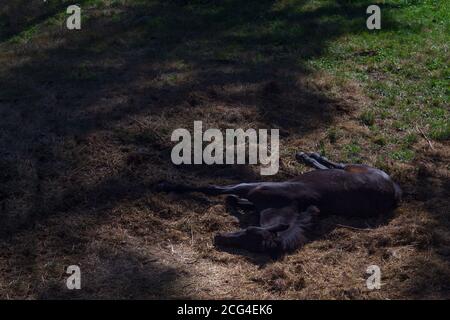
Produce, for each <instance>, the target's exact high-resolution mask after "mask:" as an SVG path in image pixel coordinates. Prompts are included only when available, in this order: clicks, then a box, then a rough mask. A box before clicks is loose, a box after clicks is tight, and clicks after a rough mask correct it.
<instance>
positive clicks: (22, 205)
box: [0, 0, 401, 296]
mask: <svg viewBox="0 0 450 320" xmlns="http://www.w3.org/2000/svg"><path fill="white" fill-rule="evenodd" d="M139 3H141V4H140V5H137V4H136V5H133V4H128V5H122V6H121V5H118V6H117V7H115V9H117V10H118V12H117V13H112V14H111V16H108V17H104V16H102V15H101V10H100V9H98V10H96V9H92V10H90V11H89V14H91V15H92V17H91V18H89V19H86V20H85V22H83V29H82V30H81V31H78V32H70V31H67V30H64V31H63V32H62V33H55V34H53V35H51V36H49V38H48V39H47V41H50V42H51V41H55V40H63V41H59V42H57V43H58V44H53V43H48V47H49V48H48V49H46V47H45V45H43V44H41V45H39V46H33V45H32V44H33V43H34V41H35V40H34V38H32V39H31V40H29V41H28V44H27V46H24V47H21V45H20V44H10V43H3V44H1V46H2V47H3V48H8V51H9V52H11V53H13V55H14V54H15V55H17V57H19V58H21V59H22V58H23V60H20V61H19V59H18V61H10V64H8V66H4V67H2V68H0V82H1V86H0V119H1V120H0V121H1V127H2V135H1V138H0V150H1V151H0V158H1V161H0V171H1V173H0V224H1V234H2V237H3V238H5V239H6V238H8V237H10V236H14V235H15V234H16V233H17V232H19V231H22V230H27V228H33V226H34V225H35V224H37V223H44V222H45V221H46V219H48V218H49V217H51V216H54V215H57V214H60V213H65V212H71V211H73V210H75V209H77V212H79V211H80V210H79V209H83V208H92V207H94V208H106V209H107V208H111V207H114V206H115V205H117V204H119V203H122V202H126V201H130V199H137V198H139V197H141V196H143V195H144V194H145V193H146V192H147V191H148V189H147V188H148V186H150V185H151V184H152V182H153V181H158V180H161V178H167V177H172V178H174V179H179V180H184V179H187V178H189V179H192V180H195V181H209V180H210V179H225V180H226V179H228V180H230V179H231V180H232V179H248V180H250V179H252V180H253V179H255V178H256V177H255V176H254V174H252V173H251V171H250V170H246V169H242V168H238V167H239V166H232V167H221V168H217V167H203V166H191V167H189V166H184V167H175V166H173V165H172V164H171V163H170V160H169V157H170V133H171V132H172V130H174V129H176V128H178V127H180V126H185V127H187V128H190V127H191V126H192V123H193V121H194V120H203V119H205V120H206V119H208V121H210V122H211V123H213V124H215V125H217V126H218V127H220V128H226V127H239V126H242V125H243V124H249V125H250V124H252V125H253V124H254V123H255V125H256V126H260V127H264V128H280V129H283V130H287V131H288V134H289V133H307V132H308V131H311V130H313V129H316V128H317V127H321V126H326V125H327V124H330V123H331V122H332V121H335V118H336V117H339V114H340V111H339V108H338V105H339V102H338V101H336V100H335V99H333V98H331V97H329V96H327V94H326V92H325V93H324V92H322V91H321V90H317V89H314V88H311V87H306V86H304V85H303V84H302V81H301V79H302V78H304V77H305V76H306V75H308V74H309V73H310V70H309V69H308V66H307V61H308V60H309V59H311V58H313V57H317V56H320V55H322V54H323V53H324V52H326V50H327V45H328V43H329V42H330V41H332V40H333V39H336V38H338V37H340V36H345V35H346V34H351V33H359V32H366V30H365V19H366V14H365V9H366V7H367V5H368V4H367V3H368V2H366V1H364V2H363V1H359V2H353V1H352V2H343V1H338V2H336V3H324V4H315V5H313V6H311V5H310V3H309V2H307V1H297V2H295V3H293V4H292V5H290V4H287V5H285V6H281V5H280V4H279V3H276V2H275V1H267V0H263V1H245V2H240V1H235V0H229V1H165V2H156V1H155V2H150V3H148V4H146V3H144V4H142V2H139ZM24 4H25V2H21V3H20V4H19V5H18V6H16V8H13V9H14V10H18V11H20V10H22V9H21V8H22V7H23V6H24ZM62 7H63V6H62V5H61V6H59V5H58V6H53V7H52V8H51V9H50V10H48V11H46V12H44V13H40V12H39V10H37V11H36V14H35V17H32V16H27V17H26V19H24V20H23V21H20V20H19V21H18V22H15V23H11V21H12V20H11V17H9V19H10V20H9V22H8V24H9V27H8V28H7V31H6V32H3V33H2V35H0V40H5V39H8V38H10V37H12V36H14V35H15V34H18V33H20V32H21V31H23V30H27V29H28V28H30V27H32V26H33V25H34V24H36V23H39V22H42V21H44V20H46V19H47V18H48V17H51V16H52V15H53V14H55V13H57V12H60V10H61V8H62ZM14 10H13V11H14ZM13 11H12V12H13ZM14 14H15V13H14ZM4 17H5V13H4V14H3V19H5V18H4ZM13 20H14V19H13ZM383 25H384V30H383V31H381V32H385V31H389V30H395V29H396V28H400V27H401V26H398V25H396V24H395V23H394V22H392V21H390V19H389V17H385V18H384V20H383ZM35 36H36V37H37V38H39V36H38V35H35ZM23 61H25V62H23ZM223 106H225V107H223ZM219 107H220V108H219ZM139 116H144V117H150V118H154V119H156V121H155V122H152V123H149V124H146V125H143V126H142V127H141V128H139V129H136V128H133V129H130V128H131V126H133V125H132V124H133V123H134V126H136V125H137V124H136V123H139V122H136V120H135V119H136V118H137V117H139ZM248 116H251V117H252V118H248ZM166 141H167V142H166ZM141 147H145V148H146V149H147V154H148V155H149V156H148V158H147V159H145V160H144V161H143V163H140V164H132V165H130V163H129V162H127V161H123V159H124V158H126V157H127V156H128V154H129V153H131V152H132V151H133V150H135V149H137V148H141ZM86 148H87V149H88V150H90V151H89V153H88V152H86V151H83V150H85V149H86ZM105 154H106V156H105ZM100 155H102V157H103V158H102V159H103V162H101V161H100V160H99V159H98V157H99V156H100ZM109 160H111V162H113V163H114V164H112V165H110V164H109ZM100 211H101V210H99V211H98V212H100ZM86 212H91V210H86ZM77 214H79V213H77ZM97 221H98V223H101V221H102V219H98V220H97ZM61 223H64V222H63V221H62V222H61ZM46 295H49V294H45V293H44V294H43V296H46Z"/></svg>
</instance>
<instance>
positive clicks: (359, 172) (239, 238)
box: [159, 152, 402, 256]
mask: <svg viewBox="0 0 450 320" xmlns="http://www.w3.org/2000/svg"><path fill="white" fill-rule="evenodd" d="M296 159H297V160H298V161H301V162H303V163H305V164H307V165H309V166H312V167H314V168H315V169H317V170H314V171H310V172H307V173H305V174H302V175H300V176H298V177H296V178H294V179H291V180H288V181H283V182H255V183H240V184H236V185H229V186H216V185H211V186H204V187H194V186H186V185H170V184H167V183H162V184H160V185H159V190H161V191H173V192H201V193H204V194H207V195H224V194H226V195H230V196H229V197H228V198H227V200H228V203H230V204H232V205H234V206H236V207H253V208H255V209H256V212H258V213H259V214H260V219H259V220H260V223H259V226H250V227H248V228H246V229H243V230H239V231H236V232H230V233H223V234H217V235H216V236H215V238H214V242H215V244H216V245H217V246H226V247H235V248H242V249H246V250H249V251H253V252H267V253H269V254H271V255H272V256H278V255H280V254H283V253H286V252H291V251H293V250H295V249H297V248H299V247H300V246H302V245H303V244H304V243H305V242H306V241H307V237H306V235H305V233H306V231H308V230H309V229H310V228H311V226H312V225H313V224H314V221H315V217H318V216H325V215H332V214H333V215H345V216H357V217H371V216H376V215H382V214H386V213H389V212H392V211H393V209H395V208H396V207H397V206H398V203H399V201H400V199H401V193H402V192H401V189H400V187H399V186H398V185H397V184H396V183H395V182H393V181H392V180H391V178H390V177H389V175H387V174H386V173H385V172H384V171H382V170H379V169H376V168H372V167H369V166H366V165H356V164H347V165H346V164H341V163H334V162H331V161H329V160H328V159H326V158H325V157H322V156H320V155H319V154H317V153H309V154H306V153H303V152H300V153H297V154H296Z"/></svg>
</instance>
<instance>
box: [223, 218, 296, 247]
mask: <svg viewBox="0 0 450 320" xmlns="http://www.w3.org/2000/svg"><path fill="white" fill-rule="evenodd" d="M287 228H289V225H287V224H277V225H274V226H271V227H248V228H247V229H244V230H240V231H236V232H229V233H223V234H217V235H216V236H215V238H214V244H215V245H217V246H224V247H232V248H240V249H245V250H248V251H252V252H268V253H273V252H276V251H278V250H279V249H280V241H279V239H278V232H281V231H284V230H286V229H287Z"/></svg>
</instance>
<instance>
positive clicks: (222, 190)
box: [156, 182, 260, 198]
mask: <svg viewBox="0 0 450 320" xmlns="http://www.w3.org/2000/svg"><path fill="white" fill-rule="evenodd" d="M258 185H260V183H259V182H255V183H239V184H235V185H229V186H217V185H210V186H200V187H197V186H189V185H182V184H170V183H167V182H163V183H160V184H159V185H157V186H156V190H157V191H162V192H178V193H186V192H200V193H204V194H206V195H212V196H217V195H222V194H232V195H237V196H239V197H241V198H246V197H247V195H248V193H249V192H250V191H251V190H253V188H255V187H257V186H258Z"/></svg>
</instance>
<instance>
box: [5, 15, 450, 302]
mask: <svg viewBox="0 0 450 320" xmlns="http://www.w3.org/2000/svg"><path fill="white" fill-rule="evenodd" d="M93 12H94V11H93ZM88 26H89V27H86V29H85V30H84V31H82V32H80V33H78V34H65V33H61V31H54V32H51V31H47V32H45V33H42V34H40V35H39V36H37V37H36V38H35V39H33V41H31V42H26V43H18V44H17V43H16V44H14V43H7V44H2V45H1V47H0V48H1V49H0V52H1V53H0V61H2V64H1V65H0V79H1V81H2V84H3V85H2V86H1V88H0V155H1V156H0V211H1V216H0V229H1V235H2V241H1V243H0V274H1V277H0V297H1V298H11V299H18V298H125V299H126V298H145V299H147V298H148V299H155V298H201V299H205V298H214V299H222V298H236V299H254V298H261V299H404V298H407V299H411V298H419V299H423V298H438V299H444V298H449V297H450V296H449V292H450V283H449V279H450V269H449V265H448V262H449V259H448V258H449V254H450V252H449V245H450V233H449V227H450V223H449V218H448V207H449V205H450V203H449V189H450V188H449V186H450V185H449V168H448V164H449V163H450V149H449V144H448V142H446V141H441V142H438V141H436V142H433V143H434V148H435V150H434V151H433V150H430V148H429V145H428V143H427V142H426V141H425V140H419V141H418V142H417V143H416V144H414V146H413V147H412V148H414V150H415V152H416V158H415V160H414V161H413V162H411V163H406V164H405V163H403V162H400V161H388V160H386V161H384V160H383V159H380V158H379V157H378V156H377V152H376V149H374V145H373V143H371V139H373V137H372V136H371V132H370V131H369V130H368V129H367V126H366V125H365V124H364V123H362V122H361V121H360V117H361V110H363V109H364V108H365V107H370V106H371V105H372V104H374V101H373V100H372V99H371V98H369V97H367V95H366V94H365V93H364V90H363V89H362V88H361V86H360V85H359V84H358V83H356V82H352V81H347V82H345V83H343V82H342V81H341V80H340V79H336V78H335V77H333V76H332V75H330V74H328V73H327V72H320V73H318V72H312V71H307V70H304V69H303V68H294V67H292V65H291V64H290V63H291V61H285V62H283V61H279V62H270V63H267V64H264V65H256V66H255V65H252V64H251V63H250V61H249V60H246V59H247V58H246V57H245V55H243V58H242V60H241V61H239V60H234V59H228V58H227V59H212V58H211V57H209V56H206V57H201V58H191V57H190V55H191V54H195V53H198V52H197V51H196V49H195V46H196V45H199V43H202V41H204V40H205V39H204V38H203V37H200V36H199V37H197V38H195V39H194V40H197V41H194V40H192V43H189V42H187V44H186V46H188V47H189V48H190V49H191V50H193V51H190V52H187V53H186V54H185V59H184V60H180V58H179V56H178V55H177V54H174V50H176V49H175V48H174V47H171V46H172V44H169V45H167V43H166V42H165V41H166V40H164V39H161V40H158V39H157V40H152V39H151V38H150V39H149V40H148V39H147V40H146V41H147V42H149V43H148V44H146V45H142V44H141V43H137V44H136V43H133V42H132V41H131V40H130V34H131V31H130V30H126V29H123V25H121V24H114V23H110V22H104V21H103V20H98V21H91V22H89V24H88ZM137 28H138V29H137V31H136V30H134V31H136V32H138V31H139V30H140V29H139V26H138V27H137ZM50 30H52V29H50ZM92 30H94V31H92ZM111 34H114V37H110V35H111ZM140 36H142V34H140V33H138V36H136V38H139V37H140ZM52 39H53V40H55V39H59V40H60V41H58V42H56V43H55V41H52ZM131 39H133V41H134V39H135V38H133V37H132V38H131ZM130 41H131V42H130ZM152 41H154V42H155V41H156V42H158V41H159V42H160V43H159V44H162V45H167V47H164V49H165V50H167V52H166V51H163V53H164V54H162V53H161V52H156V53H155V52H154V51H153V50H154V47H153V43H152ZM177 41H178V40H177V39H175V40H174V42H177ZM86 46H88V47H86ZM105 48H109V49H110V50H109V51H108V50H106V49H105ZM201 49H204V48H201ZM212 49H217V48H216V47H215V46H213V47H212ZM199 52H200V51H199ZM166 53H171V54H172V55H170V54H167V56H166V55H165V54H166ZM247 54H248V55H249V59H253V57H252V56H251V54H250V52H247ZM212 56H213V57H215V54H212ZM162 57H164V58H162ZM3 62H5V63H3ZM194 120H202V121H203V122H204V126H205V127H215V128H220V129H225V128H248V127H253V128H277V127H278V128H280V129H281V132H282V141H281V150H280V151H281V168H280V172H279V174H278V175H277V176H275V177H270V179H280V180H281V179H286V178H289V177H292V176H294V175H297V174H299V173H301V172H303V171H305V170H306V168H305V167H303V166H301V165H299V164H297V163H296V162H295V161H294V159H293V156H292V155H293V153H294V152H295V151H297V150H317V151H321V152H325V153H326V154H327V156H329V157H330V158H332V159H336V160H344V161H348V160H352V159H353V158H354V154H352V150H351V149H349V148H348V147H347V146H348V145H351V144H354V143H357V144H358V146H359V147H360V151H359V152H358V155H357V157H358V159H357V160H358V161H361V162H364V163H367V164H371V165H376V166H379V167H382V168H383V169H385V170H386V171H388V172H389V173H390V174H392V175H393V177H394V178H395V179H396V180H398V181H399V182H400V183H401V185H402V187H403V188H404V190H405V193H406V196H405V201H404V203H403V205H402V206H401V207H400V208H399V209H398V210H397V211H396V212H395V215H394V217H393V218H392V219H390V220H388V221H384V222H383V223H381V224H379V221H357V220H348V219H347V220H344V219H341V218H339V217H331V218H328V219H326V220H323V221H322V222H321V223H320V225H319V227H318V230H317V235H316V237H315V238H314V241H312V242H310V243H309V244H307V245H306V246H305V247H304V248H302V249H301V250H299V251H298V252H296V253H294V254H292V255H289V256H286V257H285V258H284V259H282V260H280V261H272V260H271V259H269V258H268V257H264V256H261V255H253V254H248V253H245V252H220V251H217V250H216V249H215V248H214V247H213V246H212V241H211V239H212V236H213V234H214V233H215V232H217V231H225V230H234V229H237V228H240V226H239V222H238V221H237V220H236V219H235V218H234V217H232V216H231V215H230V214H229V212H227V209H226V208H225V205H224V202H223V199H221V198H207V197H205V196H202V195H198V194H193V195H174V194H163V193H156V192H154V191H152V186H153V185H154V184H155V183H156V182H158V181H160V180H170V181H176V182H186V181H189V182H192V183H202V184H204V183H212V182H214V183H228V182H239V181H244V180H258V179H261V177H260V176H259V173H258V172H259V170H258V168H257V167H256V166H253V167H252V166H238V165H236V166H214V167H208V166H181V167H177V166H174V165H172V164H171V161H170V151H171V147H172V143H171V142H170V134H171V132H172V131H173V130H174V129H176V128H179V127H185V128H188V129H191V128H192V126H193V121H194ZM386 121H387V122H388V121H389V119H386ZM389 130H390V131H389V132H388V133H389V134H392V135H395V134H396V133H395V129H393V128H391V129H389ZM336 224H341V225H353V226H360V227H362V228H366V227H367V224H368V225H369V226H370V227H371V228H370V229H369V230H352V229H348V228H342V227H338V226H336ZM71 264H78V265H79V266H80V267H81V270H82V277H83V278H82V286H83V289H82V290H80V291H69V290H67V289H66V288H65V279H66V276H67V275H66V274H65V268H66V267H67V266H68V265H71ZM371 264H377V265H379V266H380V268H381V271H382V289H381V290H374V291H370V290H368V289H367V288H366V286H365V279H366V278H367V276H368V275H366V274H365V270H366V268H367V267H368V266H369V265H371Z"/></svg>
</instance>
